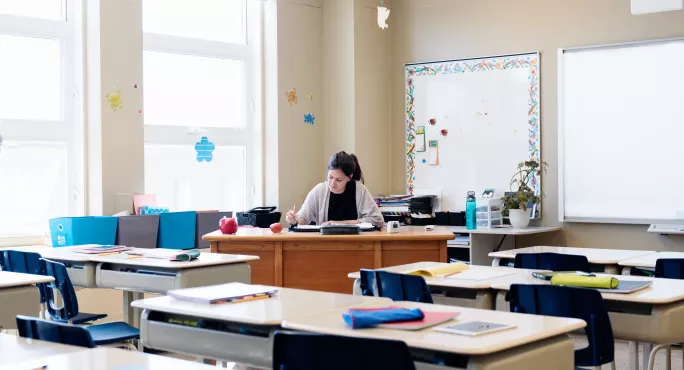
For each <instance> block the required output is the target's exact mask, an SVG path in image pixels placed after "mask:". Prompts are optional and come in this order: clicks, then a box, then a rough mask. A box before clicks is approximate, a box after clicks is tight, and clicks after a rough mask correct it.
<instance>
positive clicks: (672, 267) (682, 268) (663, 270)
mask: <svg viewBox="0 0 684 370" xmlns="http://www.w3.org/2000/svg"><path fill="white" fill-rule="evenodd" d="M655 277H657V278H666V279H680V280H681V279H684V258H660V259H658V260H657V261H656V265H655Z"/></svg>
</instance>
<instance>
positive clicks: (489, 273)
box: [447, 268, 515, 280]
mask: <svg viewBox="0 0 684 370" xmlns="http://www.w3.org/2000/svg"><path fill="white" fill-rule="evenodd" d="M513 274H515V271H502V270H499V269H479V268H478V269H469V270H465V271H461V272H459V273H458V274H455V275H451V276H447V279H454V280H489V279H493V278H497V277H501V276H506V275H513Z"/></svg>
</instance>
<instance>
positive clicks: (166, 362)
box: [3, 347, 216, 370]
mask: <svg viewBox="0 0 684 370" xmlns="http://www.w3.org/2000/svg"><path fill="white" fill-rule="evenodd" d="M42 366H45V368H46V369H49V370H73V369H88V370H111V369H120V370H124V369H128V370H133V369H135V370H169V369H184V370H210V369H216V367H212V366H208V365H202V364H198V363H193V362H190V361H184V360H178V359H175V358H170V357H164V356H157V355H148V354H145V353H141V352H135V351H125V350H122V349H117V348H106V347H100V348H93V349H86V348H83V350H82V351H75V352H70V353H64V354H59V355H54V356H47V357H39V358H33V359H30V360H27V361H23V362H20V363H16V364H14V365H10V366H9V367H8V368H5V367H3V369H17V370H19V369H21V370H26V369H42Z"/></svg>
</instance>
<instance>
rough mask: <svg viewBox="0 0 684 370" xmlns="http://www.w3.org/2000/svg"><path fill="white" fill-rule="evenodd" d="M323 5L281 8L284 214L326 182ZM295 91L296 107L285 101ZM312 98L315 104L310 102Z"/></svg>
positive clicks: (283, 4) (309, 0) (318, 0)
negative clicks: (310, 117)
mask: <svg viewBox="0 0 684 370" xmlns="http://www.w3.org/2000/svg"><path fill="white" fill-rule="evenodd" d="M322 5H323V1H322V0H306V1H303V0H298V1H297V2H290V1H287V0H280V1H278V2H277V9H278V10H277V14H278V19H277V23H278V25H277V38H278V56H277V59H278V66H277V71H278V72H277V75H278V94H279V95H278V99H277V100H278V103H277V106H278V122H277V130H278V142H277V148H278V158H277V163H278V182H277V187H278V206H279V208H280V210H281V211H282V212H283V214H284V213H285V212H287V210H288V209H292V206H293V205H294V204H296V205H297V207H299V205H301V204H302V202H303V201H304V198H305V197H306V195H307V194H308V192H309V191H310V190H311V189H312V188H313V187H314V185H316V184H317V183H319V182H321V181H323V180H324V179H325V177H324V175H325V171H324V170H325V165H324V156H323V140H321V138H322V137H323V130H324V127H325V125H326V118H327V115H326V114H325V113H324V112H323V109H322V108H323V89H322V80H323V59H322V58H323V8H322ZM291 88H296V89H297V95H298V104H296V105H294V106H292V107H290V105H289V104H288V102H287V97H286V96H285V91H287V90H289V89H291ZM309 92H311V93H312V94H313V100H309V97H308V95H309ZM309 112H313V113H315V114H316V121H315V122H316V123H315V124H314V125H313V126H312V125H309V124H306V123H304V114H305V113H309ZM271 123H272V122H271ZM268 124H269V123H267V125H268ZM267 127H268V126H267ZM266 150H267V151H268V150H269V149H268V148H267V149H266ZM270 158H271V159H272V157H270ZM269 166H270V165H269ZM271 185H273V184H271ZM267 186H269V184H267Z"/></svg>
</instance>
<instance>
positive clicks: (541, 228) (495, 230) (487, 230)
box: [446, 226, 561, 235]
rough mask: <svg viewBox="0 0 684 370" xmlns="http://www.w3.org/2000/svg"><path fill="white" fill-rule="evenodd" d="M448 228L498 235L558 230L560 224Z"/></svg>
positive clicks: (456, 231) (448, 228) (450, 227)
mask: <svg viewBox="0 0 684 370" xmlns="http://www.w3.org/2000/svg"><path fill="white" fill-rule="evenodd" d="M446 228H447V230H449V231H451V232H452V233H458V234H498V235H530V234H541V233H550V232H553V231H558V230H560V229H561V227H559V226H530V227H526V228H524V229H514V228H512V227H492V228H489V227H478V228H477V229H472V230H469V229H466V227H465V226H446Z"/></svg>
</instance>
